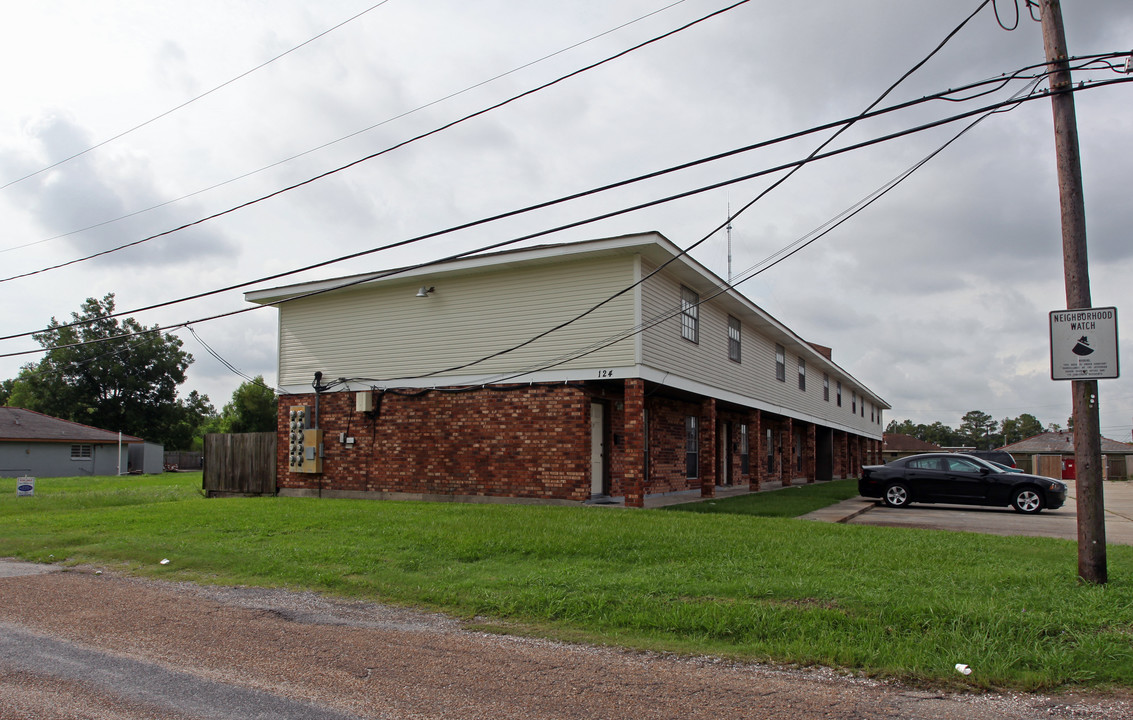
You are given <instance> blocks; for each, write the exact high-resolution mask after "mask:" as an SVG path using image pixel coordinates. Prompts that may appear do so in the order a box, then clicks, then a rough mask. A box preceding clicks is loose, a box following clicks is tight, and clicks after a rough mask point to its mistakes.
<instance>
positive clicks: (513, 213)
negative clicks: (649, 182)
mask: <svg viewBox="0 0 1133 720" xmlns="http://www.w3.org/2000/svg"><path fill="white" fill-rule="evenodd" d="M1040 77H1042V76H1040ZM960 89H961V90H963V89H965V88H960ZM948 92H956V91H953V90H949V91H948ZM929 97H930V98H931V97H935V96H929ZM923 100H924V99H922V100H914V101H910V102H908V103H904V104H902V105H898V106H894V108H888V109H885V110H881V111H878V112H877V113H876V114H882V113H885V112H891V111H892V110H893V109H899V108H901V107H906V106H909V105H912V104H916V103H919V102H922V101H923ZM991 107H997V105H993V106H991ZM986 109H988V108H982V109H979V110H977V111H974V112H983V111H984V110H986ZM860 117H861V116H857V118H859V119H860ZM962 117H964V116H963V115H961V116H956V118H962ZM956 118H951V119H946V120H945V121H944V122H949V121H951V120H952V119H956ZM854 119H855V118H847V119H844V120H838V121H835V122H833V123H827V124H825V125H822V126H818V127H816V128H810V129H807V130H803V131H799V132H796V133H792V134H790V135H785V136H781V137H779V138H773V139H771V140H767V141H762V142H760V143H755V144H753V145H749V146H745V147H743V148H738V149H735V150H731V151H727V152H725V153H720V154H717V155H713V156H709V157H708V158H701V159H699V160H694V161H691V162H687V163H683V164H680V165H676V166H672V167H670V168H665V169H663V170H659V171H654V172H651V173H647V174H645V175H641V176H637V177H635V178H630V179H628V180H622V181H618V182H615V183H611V184H608V185H605V186H602V187H599V188H594V189H591V190H587V191H583V192H579V193H574V194H572V195H567V196H563V197H560V198H556V199H553V200H549V201H545V202H542V203H538V204H536V205H531V206H528V207H525V208H520V209H518V210H513V211H509V212H506V213H501V214H499V215H494V216H491V217H487V218H482V219H479V220H474V221H470V222H468V223H464V224H461V225H457V226H453V227H449V228H445V229H442V230H438V231H434V232H431V233H427V234H425V235H419V236H416V237H413V238H409V239H406V240H401V241H397V242H394V243H389V244H387V245H382V246H379V247H376V248H370V249H368V250H363V251H359V252H356V253H351V254H348V255H344V256H339V257H336V258H332V259H330V260H325V261H321V262H318V263H314V264H311V265H306V266H303V267H301V268H296V269H292V270H287V271H283V272H280V273H275V274H272V275H268V276H264V277H260V278H256V279H253V280H249V281H244V282H241V283H237V284H234V285H229V286H226V287H222V288H217V289H213V290H208V291H204V292H200V293H196V294H194V295H190V296H186V297H182V298H178V299H175V300H171V301H165V302H161V303H155V304H152V305H148V306H145V307H141V308H133V309H130V310H122V311H118V312H116V313H112V314H109V315H106V316H104V317H106V318H114V317H121V316H124V315H132V314H135V313H140V312H147V311H150V310H155V309H159V308H163V307H169V306H171V305H174V304H179V303H182V302H187V301H190V300H197V299H201V298H204V297H207V296H210V295H216V294H219V293H222V292H227V291H231V290H236V289H240V288H243V287H248V286H250V285H255V284H260V283H263V282H268V281H271V280H277V279H280V278H282V277H286V276H288V275H293V274H297V273H300V272H305V271H309V270H314V269H318V268H321V267H325V266H327V265H331V264H335V263H338V262H343V261H345V260H351V259H356V258H359V257H363V256H366V255H370V254H373V253H376V252H380V251H383V250H389V249H392V248H396V247H401V246H404V245H409V244H413V243H416V242H421V241H422V240H426V239H431V238H434V237H438V236H441V235H445V234H449V233H452V232H456V231H458V230H463V229H468V228H470V227H475V226H478V225H483V224H487V223H490V222H494V221H496V220H500V219H504V218H508V217H513V216H516V215H519V214H522V213H526V212H531V211H533V210H537V209H543V208H546V207H550V206H552V205H556V204H560V203H563V202H567V201H569V200H574V199H578V198H581V197H585V196H588V195H592V194H595V193H598V192H604V191H606V190H610V189H613V188H617V187H622V186H625V185H629V184H631V183H635V182H639V181H642V180H646V179H651V178H654V177H658V176H660V175H664V174H667V173H671V172H675V171H677V170H682V169H686V168H689V167H694V166H696V165H700V164H704V163H706V162H712V161H714V160H718V159H721V158H725V157H730V156H732V155H735V154H738V153H741V152H746V151H748V150H752V149H758V148H762V147H767V146H769V145H772V144H776V143H779V142H783V141H785V140H789V139H795V138H798V137H802V136H805V135H807V134H810V133H813V132H819V131H821V130H825V129H831V128H834V127H837V126H839V125H842V124H845V123H850V122H853V121H854ZM914 130H916V129H915V128H914ZM883 139H885V138H883ZM848 149H855V148H848ZM843 151H845V150H843ZM793 165H794V163H787V164H785V165H780V166H778V167H774V168H771V169H769V170H766V171H763V172H761V173H760V174H769V173H773V172H777V171H778V170H782V169H788V168H791V167H792V166H793ZM751 177H752V176H745V178H746V179H750V178H751ZM710 189H711V188H710ZM679 197H680V196H677V198H674V199H679ZM641 207H645V206H637V207H635V208H633V209H641ZM603 219H604V217H603ZM569 227H571V226H561V227H558V228H554V229H553V230H552V231H550V232H557V231H559V230H562V229H567V228H569ZM537 236H538V235H535V236H525V237H523V238H519V239H513V240H510V241H507V242H506V243H505V244H514V243H516V242H520V241H522V240H528V239H532V238H533V237H537ZM495 247H496V246H489V247H488V248H477V249H475V250H471V251H468V254H475V253H479V252H485V251H487V250H488V249H494V248H495ZM462 256H463V254H462V255H461V256H459V257H462ZM450 259H458V258H457V257H449V258H442V259H440V260H434V261H431V262H434V263H435V262H445V261H448V260H450ZM417 267H418V266H412V267H410V268H398V269H397V270H394V271H390V272H406V271H407V270H410V269H417ZM386 276H387V275H385V274H383V275H378V276H374V277H372V278H367V279H379V277H386ZM88 322H92V321H89V320H87V321H78V322H74V323H71V324H68V325H62V326H60V327H75V326H78V325H82V324H85V323H88ZM37 332H40V331H39V330H31V331H26V332H22V333H17V334H12V335H6V336H0V341H2V340H12V339H16V338H20V337H27V336H29V335H34V334H35V333H37Z"/></svg>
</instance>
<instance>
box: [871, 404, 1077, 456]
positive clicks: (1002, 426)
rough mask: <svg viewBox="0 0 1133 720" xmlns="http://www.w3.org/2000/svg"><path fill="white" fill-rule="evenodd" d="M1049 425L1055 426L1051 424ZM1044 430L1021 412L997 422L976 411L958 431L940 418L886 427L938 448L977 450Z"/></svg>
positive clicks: (905, 421) (1036, 421)
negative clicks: (1014, 416) (928, 422)
mask: <svg viewBox="0 0 1133 720" xmlns="http://www.w3.org/2000/svg"><path fill="white" fill-rule="evenodd" d="M1051 426H1052V427H1055V428H1057V425H1054V424H1053V423H1052V424H1051ZM997 428H998V432H997ZM1045 431H1046V430H1045V429H1044V428H1043V424H1042V423H1041V422H1040V421H1039V419H1038V418H1037V417H1035V416H1034V415H1031V414H1030V413H1023V414H1022V415H1020V416H1019V417H1017V418H1003V420H1001V421H1000V422H998V423H996V422H995V421H994V420H992V419H991V415H989V414H987V413H985V412H981V411H979V410H972V411H971V412H968V413H966V414H965V415H964V417H963V418H962V419H961V424H960V428H959V429H957V430H954V429H952V428H951V427H949V426H948V425H945V424H944V423H942V422H939V421H937V422H934V423H932V424H931V425H925V424H924V423H914V422H913V421H912V420H901V421H900V422H898V421H897V420H890V421H889V424H888V425H886V427H885V432H887V433H900V434H902V435H908V436H910V437H915V438H917V439H918V440H924V441H925V442H930V443H934V444H936V445H939V446H941V447H963V446H969V447H972V446H974V447H978V448H980V449H983V448H987V447H999V446H1002V445H1009V444H1011V443H1015V442H1019V441H1020V440H1025V439H1027V438H1029V437H1034V436H1035V435H1038V434H1040V433H1042V432H1045Z"/></svg>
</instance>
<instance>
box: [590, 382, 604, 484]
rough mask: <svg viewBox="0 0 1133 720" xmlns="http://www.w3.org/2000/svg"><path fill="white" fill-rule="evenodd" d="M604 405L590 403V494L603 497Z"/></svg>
mask: <svg viewBox="0 0 1133 720" xmlns="http://www.w3.org/2000/svg"><path fill="white" fill-rule="evenodd" d="M604 419H605V408H604V407H603V406H602V403H590V493H591V494H592V495H602V494H603V493H604V492H605V491H606V490H605V483H604V480H605V473H606V441H605V438H606V428H605V422H604Z"/></svg>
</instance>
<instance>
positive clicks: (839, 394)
mask: <svg viewBox="0 0 1133 720" xmlns="http://www.w3.org/2000/svg"><path fill="white" fill-rule="evenodd" d="M834 389H835V393H836V394H835V396H834V397H835V399H836V400H837V401H838V407H842V381H841V380H838V381H837V384H836V385H835V386H834Z"/></svg>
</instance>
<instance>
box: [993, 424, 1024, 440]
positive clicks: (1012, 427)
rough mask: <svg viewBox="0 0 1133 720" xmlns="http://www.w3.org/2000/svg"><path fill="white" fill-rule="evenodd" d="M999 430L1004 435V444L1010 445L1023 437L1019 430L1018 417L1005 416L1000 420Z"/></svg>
mask: <svg viewBox="0 0 1133 720" xmlns="http://www.w3.org/2000/svg"><path fill="white" fill-rule="evenodd" d="M999 432H1000V433H1001V434H1002V435H1003V444H1004V445H1010V444H1011V443H1014V442H1019V441H1020V440H1022V439H1023V437H1024V436H1023V435H1022V434H1020V431H1019V420H1018V419H1016V418H1003V419H1002V420H1000V421H999Z"/></svg>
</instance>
